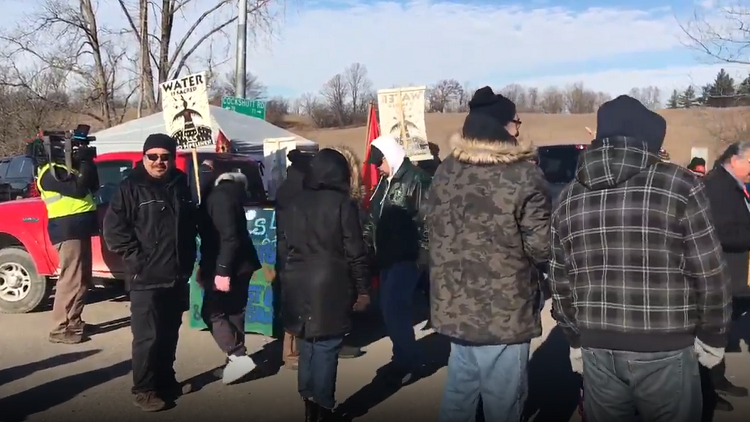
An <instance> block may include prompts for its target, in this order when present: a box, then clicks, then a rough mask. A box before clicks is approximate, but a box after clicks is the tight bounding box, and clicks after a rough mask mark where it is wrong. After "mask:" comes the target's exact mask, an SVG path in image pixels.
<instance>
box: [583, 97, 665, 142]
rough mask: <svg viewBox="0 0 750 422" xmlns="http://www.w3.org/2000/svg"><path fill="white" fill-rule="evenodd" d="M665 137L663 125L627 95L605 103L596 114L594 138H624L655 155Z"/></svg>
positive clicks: (659, 119)
mask: <svg viewBox="0 0 750 422" xmlns="http://www.w3.org/2000/svg"><path fill="white" fill-rule="evenodd" d="M666 134H667V121H666V120H664V118H663V117H661V116H660V115H658V114H656V113H654V112H653V111H651V110H649V109H648V108H646V106H644V105H643V104H641V102H640V101H638V100H636V99H635V98H633V97H629V96H627V95H620V96H619V97H617V98H615V99H614V100H611V101H607V102H606V103H604V104H602V106H601V107H599V111H597V112H596V137H597V138H598V139H603V138H611V137H614V136H628V137H632V138H635V139H638V140H640V141H642V142H645V143H646V145H647V148H648V151H649V152H652V153H654V154H656V153H658V152H659V149H660V148H661V146H662V144H663V143H664V137H665V136H666Z"/></svg>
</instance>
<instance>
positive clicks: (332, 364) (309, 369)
mask: <svg viewBox="0 0 750 422" xmlns="http://www.w3.org/2000/svg"><path fill="white" fill-rule="evenodd" d="M343 340H344V338H343V337H334V338H327V339H321V340H316V339H308V340H305V339H303V338H298V339H297V347H298V348H299V363H298V364H297V365H298V366H297V384H298V390H299V394H300V396H302V398H304V399H307V400H312V401H314V402H315V403H317V404H319V405H320V406H321V407H324V408H326V409H333V408H334V407H335V406H336V373H337V372H338V367H339V351H340V350H341V342H342V341H343Z"/></svg>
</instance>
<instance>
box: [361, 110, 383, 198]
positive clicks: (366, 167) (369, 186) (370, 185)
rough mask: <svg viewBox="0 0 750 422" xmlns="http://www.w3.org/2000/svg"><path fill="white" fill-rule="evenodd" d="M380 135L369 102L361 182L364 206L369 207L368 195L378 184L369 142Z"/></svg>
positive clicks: (374, 112) (376, 117)
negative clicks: (370, 161)
mask: <svg viewBox="0 0 750 422" xmlns="http://www.w3.org/2000/svg"><path fill="white" fill-rule="evenodd" d="M378 136H380V126H379V125H378V114H377V112H376V111H375V105H374V104H372V103H370V111H369V113H368V116H367V145H366V146H365V161H364V162H363V163H362V184H363V185H364V187H365V197H364V201H363V202H364V203H363V205H364V207H365V209H367V208H369V207H370V197H371V196H372V194H373V193H374V192H373V189H375V186H377V185H378V178H379V176H378V168H377V167H375V165H373V164H370V163H368V162H367V160H369V159H370V144H372V141H374V140H375V138H377V137H378Z"/></svg>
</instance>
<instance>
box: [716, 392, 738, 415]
mask: <svg viewBox="0 0 750 422" xmlns="http://www.w3.org/2000/svg"><path fill="white" fill-rule="evenodd" d="M714 409H716V410H718V411H719V412H731V411H733V410H734V406H732V403H729V402H728V401H727V400H726V399H725V398H723V397H721V396H718V395H717V396H716V407H714Z"/></svg>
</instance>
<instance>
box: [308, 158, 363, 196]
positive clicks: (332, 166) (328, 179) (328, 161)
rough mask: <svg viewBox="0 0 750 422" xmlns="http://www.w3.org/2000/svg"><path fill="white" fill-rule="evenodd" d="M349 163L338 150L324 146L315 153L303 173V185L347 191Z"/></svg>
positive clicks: (309, 187) (316, 188)
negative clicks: (305, 172)
mask: <svg viewBox="0 0 750 422" xmlns="http://www.w3.org/2000/svg"><path fill="white" fill-rule="evenodd" d="M350 178H351V173H350V171H349V163H348V161H347V160H346V158H345V157H344V156H343V155H342V154H341V153H340V152H338V151H336V150H333V149H330V148H326V149H323V150H321V151H320V152H318V153H317V154H315V157H314V158H313V159H312V161H311V163H310V169H309V171H308V173H307V174H306V175H305V180H304V186H305V188H306V189H312V190H336V191H341V192H347V193H348V192H349V185H350Z"/></svg>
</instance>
